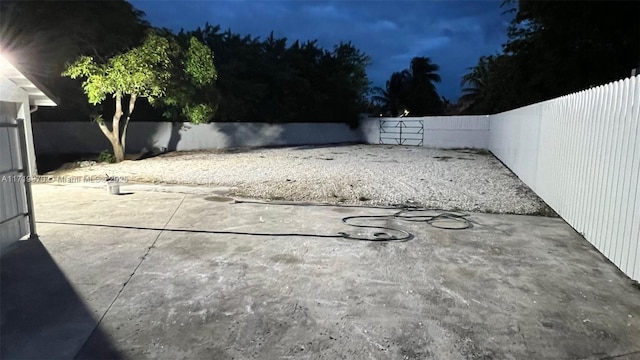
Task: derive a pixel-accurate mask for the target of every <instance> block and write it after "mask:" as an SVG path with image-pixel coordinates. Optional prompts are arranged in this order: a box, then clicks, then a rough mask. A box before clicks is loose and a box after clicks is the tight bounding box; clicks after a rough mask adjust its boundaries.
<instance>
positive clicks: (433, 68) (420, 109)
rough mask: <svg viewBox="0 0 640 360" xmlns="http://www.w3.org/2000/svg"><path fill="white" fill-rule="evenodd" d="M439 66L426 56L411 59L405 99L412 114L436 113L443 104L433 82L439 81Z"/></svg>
mask: <svg viewBox="0 0 640 360" xmlns="http://www.w3.org/2000/svg"><path fill="white" fill-rule="evenodd" d="M439 69H440V67H439V66H438V65H436V64H434V63H433V62H432V61H431V59H430V58H428V57H414V58H413V59H411V66H410V71H411V84H410V91H409V96H408V99H407V103H408V104H407V105H408V110H409V112H410V114H412V115H414V116H425V115H438V114H441V113H442V110H443V105H442V100H441V98H440V95H438V91H437V90H436V86H435V83H439V82H440V81H441V79H440V75H438V73H437V71H438V70H439Z"/></svg>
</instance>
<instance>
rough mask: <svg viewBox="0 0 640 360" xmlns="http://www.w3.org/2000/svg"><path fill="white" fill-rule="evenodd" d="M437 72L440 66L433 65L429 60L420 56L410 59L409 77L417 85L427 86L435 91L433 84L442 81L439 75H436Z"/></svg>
mask: <svg viewBox="0 0 640 360" xmlns="http://www.w3.org/2000/svg"><path fill="white" fill-rule="evenodd" d="M438 70H440V66H438V65H436V64H434V63H433V62H432V61H431V58H428V57H426V56H421V57H414V58H413V59H411V75H412V76H413V80H414V82H415V83H417V84H420V85H426V84H429V85H430V86H431V87H433V88H434V89H435V84H434V83H439V82H440V81H442V79H441V78H440V75H438V73H437V71H438Z"/></svg>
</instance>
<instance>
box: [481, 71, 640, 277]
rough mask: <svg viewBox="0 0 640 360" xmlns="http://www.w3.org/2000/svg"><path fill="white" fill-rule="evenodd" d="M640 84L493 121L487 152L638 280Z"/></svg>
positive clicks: (625, 83)
mask: <svg viewBox="0 0 640 360" xmlns="http://www.w3.org/2000/svg"><path fill="white" fill-rule="evenodd" d="M639 103H640V77H637V76H636V77H632V78H630V79H625V80H621V81H618V82H615V83H611V84H607V85H603V86H599V87H597V88H594V89H589V90H585V91H581V92H578V93H575V94H571V95H567V96H564V97H561V98H557V99H553V100H549V101H546V102H543V103H538V104H534V105H531V106H527V107H524V108H520V109H515V110H512V111H508V112H504V113H500V114H496V115H492V116H491V118H490V123H491V126H490V149H491V151H492V152H493V153H494V154H495V155H496V156H497V157H498V158H499V159H500V160H501V161H502V162H504V163H505V164H506V165H507V166H508V167H509V168H510V169H511V170H512V171H513V172H514V173H516V174H517V175H518V176H519V177H520V178H521V179H522V180H523V181H524V182H525V183H526V184H527V185H528V186H529V187H531V188H532V189H533V191H535V192H536V193H537V194H538V195H539V196H540V197H541V198H542V199H543V200H545V201H546V202H547V203H548V204H549V205H550V206H551V207H552V208H553V209H554V210H555V211H556V212H558V214H560V216H562V217H563V218H564V219H565V221H567V222H568V223H569V224H570V225H571V226H573V227H574V228H575V229H576V230H577V231H578V232H580V233H582V234H583V235H584V237H585V238H586V239H587V240H588V241H590V242H591V243H592V244H593V245H594V246H595V247H596V248H597V249H598V250H599V251H600V252H602V253H603V254H604V255H605V256H606V257H607V258H609V260H611V261H612V262H613V263H614V264H616V265H617V266H618V267H619V268H620V269H621V270H622V271H623V272H625V273H626V274H627V275H629V276H630V277H631V278H633V279H635V280H640V247H639V245H638V243H639V242H640V220H638V217H640V190H639V189H638V187H639V186H640V183H639V177H640V124H639V123H640V113H639V108H640V104H639Z"/></svg>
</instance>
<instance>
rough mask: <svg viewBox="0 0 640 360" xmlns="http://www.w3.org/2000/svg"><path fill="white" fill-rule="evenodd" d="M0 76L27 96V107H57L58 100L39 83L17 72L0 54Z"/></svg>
mask: <svg viewBox="0 0 640 360" xmlns="http://www.w3.org/2000/svg"><path fill="white" fill-rule="evenodd" d="M0 76H3V77H5V78H7V79H9V81H11V82H13V83H14V84H16V86H18V87H19V88H21V89H22V90H24V91H25V92H26V93H27V94H28V95H29V105H37V106H57V105H58V104H57V102H59V100H58V99H57V98H56V97H55V96H53V95H51V93H50V92H49V91H48V90H47V89H46V88H45V87H44V86H42V85H41V84H40V83H38V82H37V81H36V80H35V79H33V78H32V77H30V76H27V75H25V74H24V73H23V72H21V71H20V70H18V69H17V68H16V67H15V66H13V64H11V62H10V61H9V60H7V59H6V58H5V57H4V56H2V55H1V54H0Z"/></svg>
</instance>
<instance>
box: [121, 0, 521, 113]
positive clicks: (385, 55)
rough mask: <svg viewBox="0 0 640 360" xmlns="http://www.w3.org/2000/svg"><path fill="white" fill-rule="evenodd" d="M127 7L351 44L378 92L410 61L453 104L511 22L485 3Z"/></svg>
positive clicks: (165, 19) (161, 17)
mask: <svg viewBox="0 0 640 360" xmlns="http://www.w3.org/2000/svg"><path fill="white" fill-rule="evenodd" d="M131 3H132V4H133V5H134V6H135V7H136V8H138V9H139V10H142V11H144V12H145V13H146V15H147V20H148V21H149V22H151V24H152V25H154V26H157V27H166V28H169V29H172V30H175V31H178V30H180V29H181V28H183V29H185V30H192V29H195V28H197V27H198V26H203V25H204V24H205V23H206V22H209V23H210V24H211V25H220V26H221V27H222V30H226V29H228V28H230V29H231V31H232V32H234V33H239V34H242V35H245V34H250V35H252V36H254V37H255V36H259V37H261V38H263V39H264V38H266V37H267V36H268V35H269V33H270V32H271V31H272V30H273V31H274V35H275V36H276V37H277V38H279V37H286V38H287V39H288V44H290V43H291V42H293V41H294V40H296V39H299V40H302V41H306V40H315V39H317V40H318V43H319V44H320V45H321V46H322V47H324V48H325V49H332V48H333V45H335V44H337V43H339V42H340V41H344V42H347V41H351V43H353V44H354V45H355V46H356V47H357V48H358V49H360V50H361V51H363V52H364V53H366V54H367V55H369V56H370V57H371V65H370V66H369V67H368V68H367V73H368V76H369V80H370V81H372V82H373V86H381V87H384V84H385V81H386V80H387V79H388V78H389V76H390V75H391V73H393V72H394V71H400V70H403V69H406V68H408V67H409V62H410V60H411V58H413V57H414V56H428V57H430V58H431V59H432V60H433V61H434V62H435V63H436V64H438V65H440V75H441V77H442V83H440V84H438V85H437V87H438V92H439V93H440V94H441V95H443V96H445V97H447V98H448V99H450V100H452V101H455V100H457V98H458V97H459V96H460V78H461V77H462V76H463V75H464V74H465V73H467V72H468V68H469V67H471V66H473V65H475V64H476V63H477V61H478V58H479V57H480V56H481V55H491V54H495V53H496V52H498V51H500V49H501V45H502V44H503V43H504V42H505V41H506V39H507V38H506V30H507V26H508V23H509V20H510V19H511V16H510V15H504V14H503V13H504V11H505V10H506V8H501V7H500V4H501V3H502V0H496V1H493V0H486V1H418V0H414V1H380V0H377V1H376V0H368V1H365V0H360V1H358V0H350V1H349V0H347V1H306V0H298V1H273V0H271V1H268V0H264V1H255V0H249V1H246V0H236V1H186V0H183V1H158V0H136V1H131Z"/></svg>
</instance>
